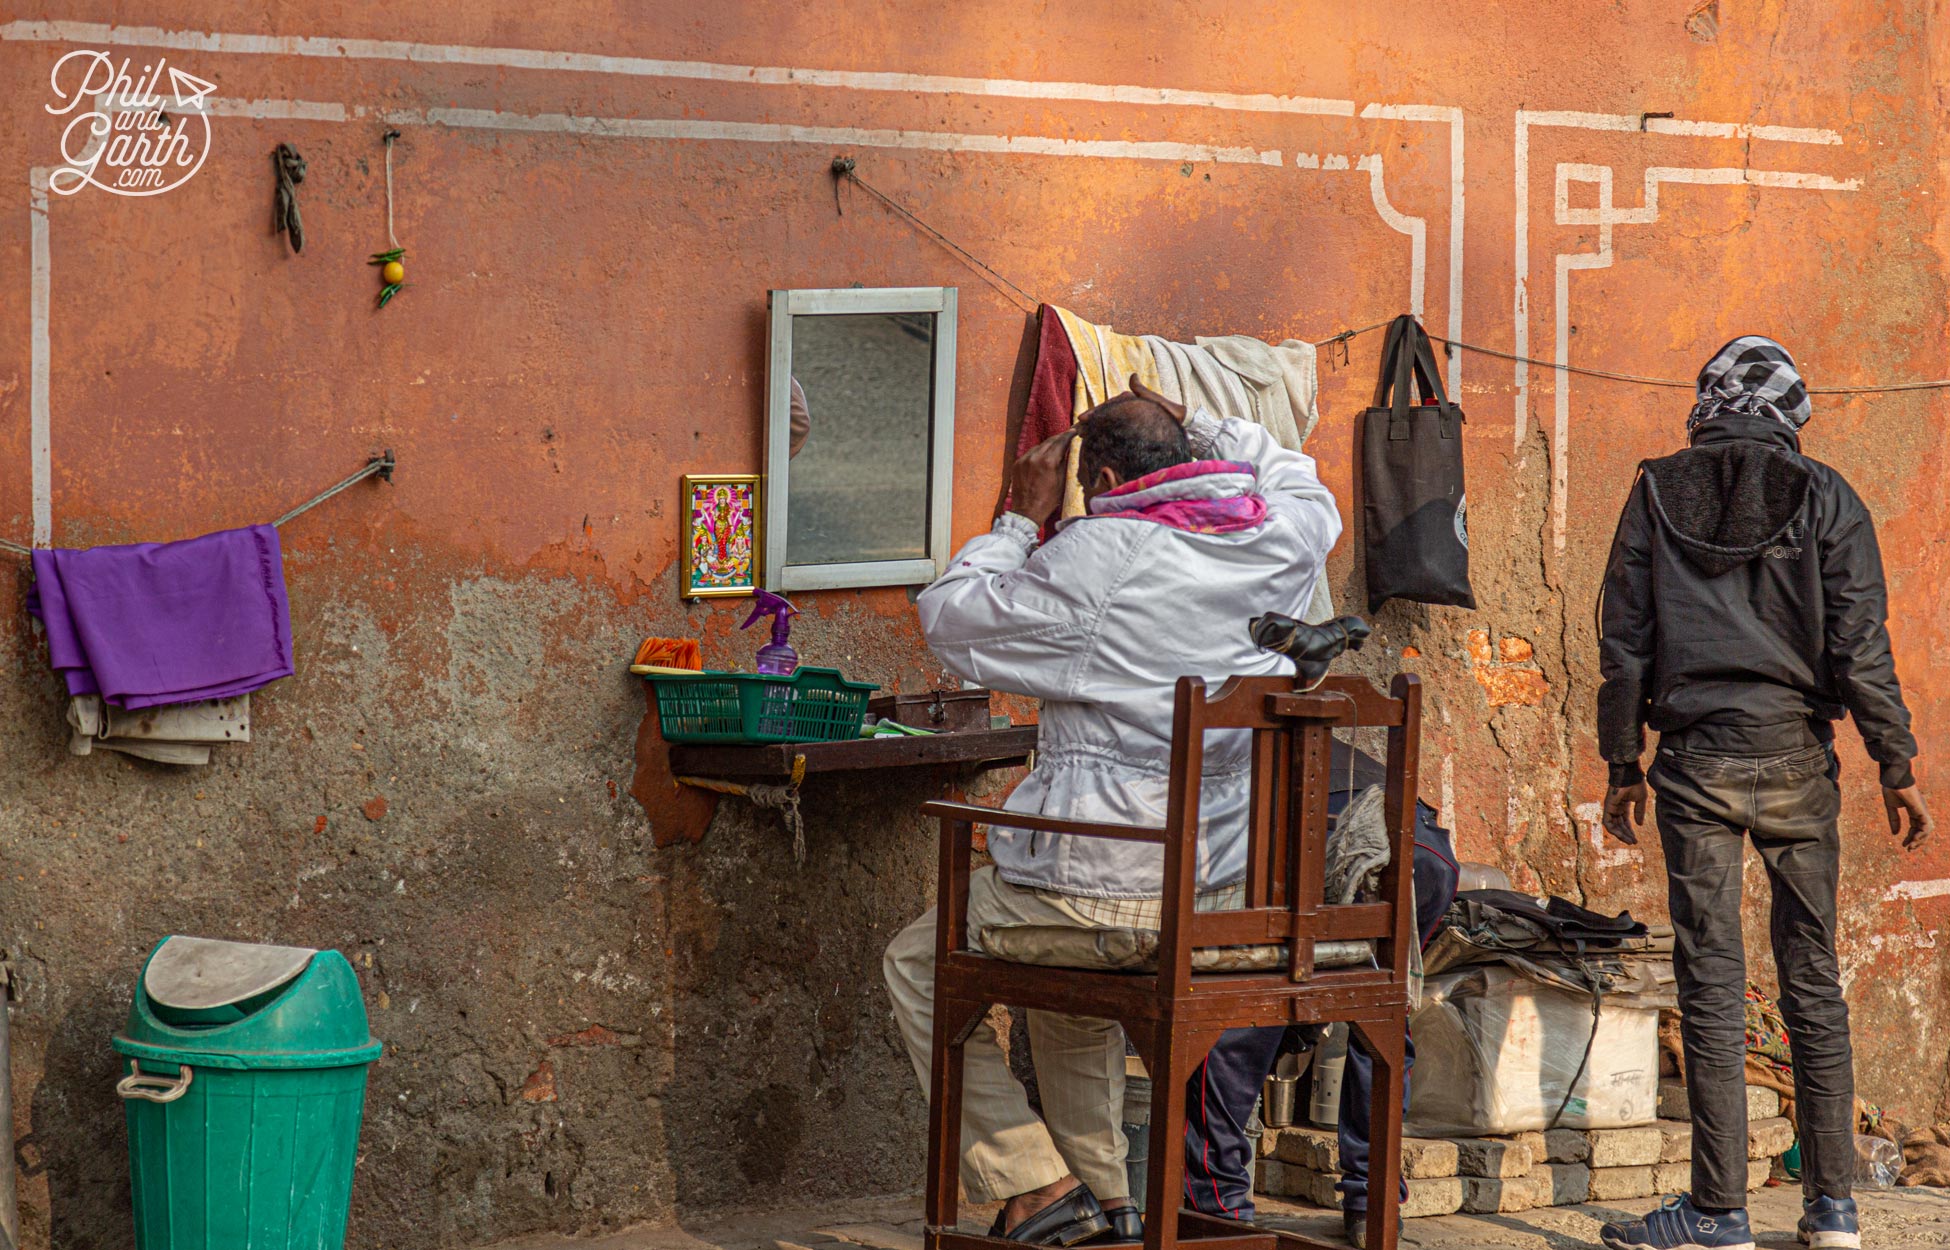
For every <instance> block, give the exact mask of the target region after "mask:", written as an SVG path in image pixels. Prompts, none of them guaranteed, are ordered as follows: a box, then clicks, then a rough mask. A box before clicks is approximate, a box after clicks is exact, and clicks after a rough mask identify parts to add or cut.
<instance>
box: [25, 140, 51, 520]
mask: <svg viewBox="0 0 1950 1250" xmlns="http://www.w3.org/2000/svg"><path fill="white" fill-rule="evenodd" d="M48 172H49V171H48V170H46V169H44V168H40V167H36V168H34V169H30V170H28V171H27V188H28V197H27V219H28V223H29V233H30V236H31V241H30V244H29V248H30V254H31V260H30V261H29V262H28V267H29V269H30V271H31V275H32V276H31V277H30V279H29V285H30V287H31V290H32V294H31V296H30V297H29V301H28V310H27V324H28V343H29V348H28V355H29V365H28V383H27V385H28V395H29V399H28V429H27V458H28V461H29V462H30V463H31V465H32V466H33V475H34V490H33V509H34V513H33V523H34V538H33V543H34V546H36V547H46V546H48V545H49V544H50V543H52V542H53V539H54V482H53V468H54V459H53V455H52V447H51V442H50V437H49V430H50V423H49V420H48V396H47V379H48V342H47V322H48V301H49V289H50V288H49V281H50V271H51V269H52V265H51V262H50V258H49V254H48V245H47V179H48Z"/></svg>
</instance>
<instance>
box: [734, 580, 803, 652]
mask: <svg viewBox="0 0 1950 1250" xmlns="http://www.w3.org/2000/svg"><path fill="white" fill-rule="evenodd" d="M752 597H753V598H754V599H756V600H757V602H756V603H755V604H754V605H753V606H752V614H751V615H750V616H748V617H746V618H745V623H744V624H743V625H741V626H739V628H740V629H750V628H751V627H752V626H754V625H756V624H758V620H759V618H760V617H762V616H769V617H771V618H772V641H773V642H775V643H783V642H784V641H785V640H786V639H787V638H789V637H791V635H792V618H793V617H795V616H797V615H799V609H797V608H795V607H793V606H792V604H791V602H790V601H788V600H787V599H786V598H785V597H784V596H783V595H775V594H773V593H772V592H771V591H769V590H754V591H753V592H752Z"/></svg>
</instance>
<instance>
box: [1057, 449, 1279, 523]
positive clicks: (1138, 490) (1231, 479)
mask: <svg viewBox="0 0 1950 1250" xmlns="http://www.w3.org/2000/svg"><path fill="white" fill-rule="evenodd" d="M1255 479H1256V475H1255V473H1254V472H1253V466H1252V465H1250V464H1247V463H1246V462H1244V461H1241V460H1194V461H1192V462H1191V463H1190V464H1179V465H1173V466H1172V467H1171V468H1169V469H1159V470H1158V471H1157V472H1156V473H1147V474H1145V475H1144V476H1143V477H1140V478H1133V479H1132V480H1131V481H1128V482H1126V483H1124V484H1123V485H1122V486H1119V487H1117V488H1116V489H1114V490H1107V491H1105V492H1104V493H1103V494H1101V495H1099V496H1097V497H1096V498H1095V499H1092V500H1091V501H1090V515H1091V516H1093V517H1119V518H1122V519H1124V520H1127V521H1155V522H1157V523H1158V524H1159V525H1167V526H1170V527H1171V528H1172V529H1175V530H1183V531H1185V532H1187V533H1192V534H1233V533H1237V532H1238V531H1240V530H1249V529H1252V528H1253V527H1254V526H1256V525H1258V524H1259V523H1260V522H1261V521H1263V520H1265V519H1266V499H1265V497H1263V496H1262V495H1260V494H1259V493H1258V492H1257V491H1256V490H1255V489H1254V486H1255Z"/></svg>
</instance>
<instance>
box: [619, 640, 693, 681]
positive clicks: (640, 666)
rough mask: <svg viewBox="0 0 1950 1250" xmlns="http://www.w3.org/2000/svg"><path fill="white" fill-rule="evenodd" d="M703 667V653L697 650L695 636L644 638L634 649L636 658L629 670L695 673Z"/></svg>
mask: <svg viewBox="0 0 1950 1250" xmlns="http://www.w3.org/2000/svg"><path fill="white" fill-rule="evenodd" d="M703 668H704V655H703V653H702V652H701V651H699V650H698V646H697V639H695V638H645V639H644V640H643V645H642V646H640V647H638V648H637V649H636V659H635V660H634V661H633V662H632V663H631V664H630V671H631V672H639V671H652V672H654V671H657V670H665V671H669V670H677V671H680V672H691V673H695V672H700V671H702V670H703Z"/></svg>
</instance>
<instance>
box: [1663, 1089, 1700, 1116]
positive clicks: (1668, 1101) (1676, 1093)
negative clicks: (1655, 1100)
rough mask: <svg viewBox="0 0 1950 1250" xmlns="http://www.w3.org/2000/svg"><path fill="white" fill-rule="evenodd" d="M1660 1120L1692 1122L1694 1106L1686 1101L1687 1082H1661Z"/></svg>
mask: <svg viewBox="0 0 1950 1250" xmlns="http://www.w3.org/2000/svg"><path fill="white" fill-rule="evenodd" d="M1659 1118H1660V1119H1661V1120H1685V1121H1687V1122H1689V1123H1690V1122H1691V1121H1692V1118H1693V1104H1692V1103H1691V1102H1689V1101H1687V1099H1686V1082H1684V1081H1660V1082H1659Z"/></svg>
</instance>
